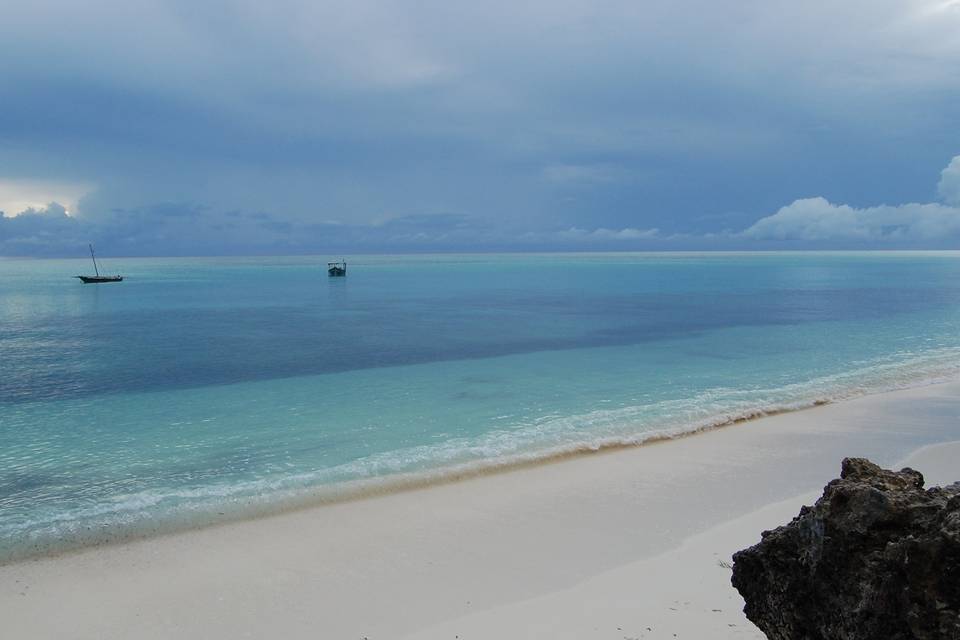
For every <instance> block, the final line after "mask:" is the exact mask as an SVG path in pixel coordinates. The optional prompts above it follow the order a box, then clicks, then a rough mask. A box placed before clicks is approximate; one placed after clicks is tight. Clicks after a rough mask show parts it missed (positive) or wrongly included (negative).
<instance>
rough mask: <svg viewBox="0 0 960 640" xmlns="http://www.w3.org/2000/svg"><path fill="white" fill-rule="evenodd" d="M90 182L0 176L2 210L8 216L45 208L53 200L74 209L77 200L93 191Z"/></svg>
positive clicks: (0, 204)
mask: <svg viewBox="0 0 960 640" xmlns="http://www.w3.org/2000/svg"><path fill="white" fill-rule="evenodd" d="M91 189H92V187H91V186H90V185H88V184H83V183H79V182H58V181H53V180H33V179H22V178H0V211H2V212H4V213H5V214H6V215H7V216H8V217H12V216H16V215H20V214H22V213H27V212H29V211H38V210H41V209H45V208H46V207H47V205H48V204H49V203H51V202H58V203H62V204H63V205H64V206H65V207H66V209H67V211H68V212H69V211H74V210H75V209H76V206H77V202H78V201H79V200H80V198H82V197H83V196H84V195H86V194H87V193H89V192H90V191H91Z"/></svg>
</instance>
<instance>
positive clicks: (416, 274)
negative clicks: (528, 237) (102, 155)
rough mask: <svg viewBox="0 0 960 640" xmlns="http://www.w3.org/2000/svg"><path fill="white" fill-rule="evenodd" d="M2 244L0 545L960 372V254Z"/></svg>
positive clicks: (711, 420) (269, 503)
mask: <svg viewBox="0 0 960 640" xmlns="http://www.w3.org/2000/svg"><path fill="white" fill-rule="evenodd" d="M348 260H349V263H350V273H349V275H348V277H347V278H345V279H332V280H331V279H328V278H327V277H326V275H325V272H324V270H323V267H324V263H325V261H326V260H325V259H319V258H245V259H162V260H161V259H157V260H148V259H130V260H112V261H108V264H107V270H109V271H111V272H112V271H120V272H122V273H123V274H124V275H125V276H126V280H125V281H124V282H123V283H120V284H109V285H81V284H80V283H79V282H78V281H76V280H71V278H70V276H72V275H74V274H76V273H86V271H87V265H86V263H85V262H84V261H82V260H77V261H53V260H51V261H29V260H0V367H2V371H0V373H2V375H0V559H3V558H11V557H15V556H17V555H21V554H25V553H30V552H31V551H41V550H46V549H49V548H56V547H60V546H70V545H73V544H78V543H83V542H89V541H98V540H101V539H104V538H109V537H115V536H123V535H128V534H131V533H142V532H145V531H153V530H163V529H166V528H170V527H174V526H182V525H185V524H192V523H197V522H205V521H210V520H213V519H216V518H219V517H222V515H221V514H226V515H235V514H243V513H252V512H257V511H263V510H265V509H270V508H274V507H276V505H278V504H281V503H283V504H286V503H288V502H290V501H297V500H303V499H316V497H317V496H318V495H320V494H324V495H337V494H338V493H341V492H343V491H345V490H347V488H350V489H353V488H356V487H357V486H366V485H367V484H370V483H374V484H377V483H379V484H384V485H389V484H391V483H394V482H397V481H399V479H401V478H403V479H408V478H440V477H444V476H445V475H448V474H450V473H454V472H462V471H463V470H465V469H473V468H482V467H485V466H496V465H500V464H507V463H510V462H516V461H518V460H526V459H536V458H542V457H546V456H549V455H555V454H557V453H561V452H569V451H576V450H581V449H590V448H597V447H602V446H606V445H612V444H617V443H632V442H640V441H643V440H644V439H646V438H649V437H652V436H656V435H663V434H672V433H679V432H683V431H689V430H694V429H699V428H706V427H710V426H713V425H717V424H722V423H724V422H726V421H729V420H733V419H737V418H741V417H744V416H750V415H754V414H757V413H762V412H769V411H776V410H783V409H791V408H800V407H804V406H809V405H811V404H812V403H814V402H816V401H821V400H829V399H838V398H845V397H851V396H855V395H859V394H863V393H870V392H877V391H882V390H886V389H892V388H898V387H903V386H910V385H915V384H922V383H924V382H927V381H931V380H937V379H943V378H947V377H952V376H955V375H957V373H958V372H960V253H891V254H879V253H873V254H600V255H585V254H577V255H534V256H520V255H501V256H495V255H470V256H416V257H384V256H380V257H362V256H361V257H356V258H353V259H348Z"/></svg>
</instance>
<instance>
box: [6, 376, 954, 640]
mask: <svg viewBox="0 0 960 640" xmlns="http://www.w3.org/2000/svg"><path fill="white" fill-rule="evenodd" d="M958 423H960V382H951V383H946V384H940V385H932V386H929V387H923V388H918V389H911V390H906V391H896V392H891V393H887V394H881V395H877V396H870V397H865V398H860V399H857V400H851V401H846V402H841V403H837V404H832V405H826V406H822V407H817V408H814V409H809V410H804V411H800V412H796V413H788V414H781V415H777V416H771V417H767V418H761V419H759V420H755V421H751V422H745V423H742V424H738V425H736V426H734V427H731V428H725V429H718V430H714V431H710V432H707V433H702V434H699V435H696V436H693V437H689V438H681V439H678V440H674V441H668V442H663V443H658V444H655V445H649V446H643V447H638V448H635V449H625V450H618V451H614V452H610V453H606V454H604V455H601V456H585V457H579V458H571V459H567V460H564V461H562V462H559V463H556V464H549V465H541V466H534V467H529V468H520V469H517V470H514V471H511V472H508V473H503V474H496V475H487V476H478V477H473V478H470V479H466V480H463V481H461V482H455V483H449V484H441V485H437V486H432V487H427V488H423V489H417V490H413V491H407V492H402V493H395V494H390V495H383V496H375V497H371V498H368V499H365V500H359V501H354V502H345V503H340V504H330V505H324V506H319V507H315V508H310V509H304V510H300V511H295V512H291V513H286V514H282V515H278V516H274V517H269V518H261V519H256V520H250V521H243V522H236V523H230V524H225V525H222V526H216V527H211V528H206V529H200V530H196V531H188V532H184V533H179V534H175V535H169V536H163V537H159V538H153V539H147V540H140V541H136V542H132V543H129V544H123V545H113V546H105V547H101V548H93V549H89V550H85V551H82V552H79V553H72V554H67V555H62V556H58V557H53V558H43V559H36V560H30V561H25V562H21V563H17V564H11V565H8V566H4V567H0V616H2V618H3V620H4V623H3V626H4V628H5V630H6V631H7V633H9V634H10V637H30V638H53V637H71V638H114V637H115V638H121V637H123V638H128V637H138V638H161V637H163V638H168V637H214V638H216V637H223V638H228V637H229V638H234V637H266V636H271V637H287V638H290V637H295V638H299V637H311V638H317V637H331V638H334V637H336V638H341V637H343V638H350V637H353V638H363V637H367V638H370V639H371V640H374V639H375V638H396V637H411V638H412V637H418V638H420V637H422V638H448V637H449V638H453V637H454V636H459V637H460V638H486V637H517V638H523V637H570V638H574V637H598V638H599V637H609V638H625V637H636V638H641V637H642V638H654V637H666V638H671V637H674V636H673V634H677V636H676V637H692V636H697V637H710V638H722V637H760V636H759V632H757V631H756V629H754V628H752V626H750V625H749V623H747V622H746V621H745V620H744V619H743V617H742V614H741V613H740V611H739V609H740V606H742V605H741V603H740V602H739V598H738V597H737V594H736V592H735V591H733V590H732V588H730V587H729V582H728V581H729V571H728V570H727V569H725V568H724V567H723V566H721V564H720V562H721V561H723V560H724V559H728V558H729V554H730V552H732V551H733V550H735V549H738V548H741V547H743V546H746V545H748V544H752V543H753V542H755V541H756V540H757V539H759V533H760V531H761V530H762V529H764V528H771V527H773V526H776V525H778V524H781V523H782V522H785V521H786V520H788V519H789V518H790V517H792V515H794V514H795V513H796V511H797V510H798V509H799V506H800V504H801V503H802V502H803V501H804V500H809V499H812V498H813V497H815V496H816V495H817V494H818V493H819V490H820V488H821V487H822V485H823V484H824V483H825V482H826V481H828V480H829V479H830V478H832V477H834V476H835V475H836V474H837V473H838V471H839V463H840V459H841V458H842V457H843V456H848V455H858V456H866V457H870V458H871V459H873V460H875V461H877V462H879V463H881V464H885V465H894V464H895V463H897V462H899V461H901V460H902V459H903V458H904V457H905V456H907V455H908V454H909V453H911V452H913V451H917V453H916V456H915V459H916V467H917V468H919V469H920V470H921V471H923V472H924V473H925V474H926V475H928V476H929V478H930V481H931V483H935V482H936V481H943V480H946V479H948V478H949V476H950V474H951V471H952V469H951V467H952V466H953V460H956V459H957V458H956V457H955V456H953V455H952V453H953V452H955V451H956V449H955V448H954V449H951V448H950V447H955V446H956V445H948V446H946V447H943V446H926V447H925V445H931V444H934V443H942V442H947V441H953V440H958V439H960V424H958ZM920 447H925V448H923V449H920ZM918 449H919V450H918ZM956 475H957V476H958V477H957V478H952V479H960V473H957V474H956ZM618 627H619V628H618ZM648 627H649V629H648Z"/></svg>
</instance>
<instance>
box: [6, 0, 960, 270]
mask: <svg viewBox="0 0 960 640" xmlns="http://www.w3.org/2000/svg"><path fill="white" fill-rule="evenodd" d="M958 33H960V2H954V1H948V2H944V1H943V0H909V1H906V2H904V1H901V0H871V1H868V0H850V1H849V2H845V3H842V4H841V5H837V3H831V2H828V1H827V0H811V2H807V3H802V4H797V3H791V2H787V1H786V0H762V1H761V0H747V1H745V2H742V3H739V4H738V5H737V6H736V7H730V6H719V5H717V4H716V3H712V2H707V1H706V0H691V2H686V3H674V2H669V1H668V0H645V1H644V2H639V3H638V2H627V1H626V0H610V1H605V2H600V3H597V2H592V1H588V0H560V1H559V2H558V1H556V0H554V1H552V2H546V1H545V0H534V1H533V2H530V3H524V4H523V5H520V6H518V5H516V4H515V3H506V2H502V1H500V0H493V1H492V2H488V3H483V4H474V5H470V4H463V3H453V4H451V3H446V2H435V1H433V0H428V1H427V2H425V3H419V4H417V5H416V6H412V5H410V4H409V3H402V2H399V1H389V0H380V1H372V2H367V3H360V4H358V3H356V2H348V1H347V0H330V1H329V2H324V3H320V4H318V3H311V2H306V0H283V1H281V2H278V3H273V4H270V5H263V4H262V3H253V2H245V1H239V0H237V1H231V2H225V3H219V4H217V5H216V6H214V5H204V4H200V5H198V4H197V3H190V2H185V1H181V0H168V1H160V0H131V1H129V2H124V3H120V2H116V1H115V0H92V1H91V2H88V3H84V4H83V5H82V6H81V5H77V4H76V3H72V2H67V1H66V0H40V1H39V2H36V3H29V4H23V3H21V4H19V5H15V6H11V7H9V8H7V10H6V11H5V15H4V20H3V21H0V80H2V82H0V212H3V214H2V216H0V255H27V256H32V255H35V256H56V255H80V254H82V252H83V250H84V248H85V247H86V243H87V242H88V241H92V242H96V243H97V244H99V245H101V246H103V250H104V251H106V252H109V253H111V254H113V255H186V254H189V255H198V254H214V255H222V254H234V253H238V254H239V253H259V254H264V253H318V252H331V251H332V252H361V251H448V250H450V251H456V250H461V251H462V250H498V249H504V250H562V249H598V250H604V249H712V248H715V249H750V248H757V249H770V248H842V247H851V248H871V247H876V248H951V247H952V248H957V247H960V230H958V225H957V220H958V215H957V208H958V207H960V156H957V153H958V152H960V126H958V125H960V122H958V120H960V113H958V112H957V110H956V108H955V105H956V104H958V100H960V77H958V76H957V75H956V72H955V70H956V69H957V68H958V66H960V37H958V35H957V34H958ZM811 43H816V46H811ZM951 158H952V160H951ZM945 165H946V168H944V167H945ZM937 172H940V181H939V184H938V185H937V186H936V189H932V187H933V186H934V185H936V178H935V176H936V175H937ZM803 194H811V196H810V197H803V198H799V199H798V196H800V195H803ZM785 203H787V204H785ZM878 203H891V204H878ZM104 245H105V246H104Z"/></svg>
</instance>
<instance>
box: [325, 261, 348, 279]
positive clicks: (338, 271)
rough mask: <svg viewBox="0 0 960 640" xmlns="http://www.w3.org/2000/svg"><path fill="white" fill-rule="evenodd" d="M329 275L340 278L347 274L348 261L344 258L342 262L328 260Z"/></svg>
mask: <svg viewBox="0 0 960 640" xmlns="http://www.w3.org/2000/svg"><path fill="white" fill-rule="evenodd" d="M327 275H329V276H330V277H331V278H339V277H342V276H345V275H347V261H346V260H342V261H340V262H328V263H327Z"/></svg>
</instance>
